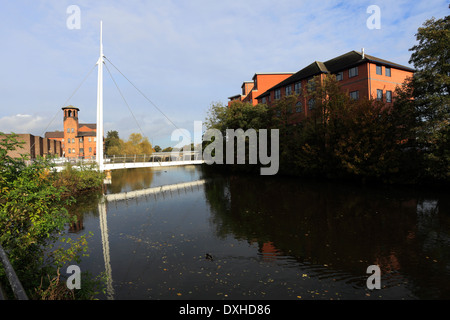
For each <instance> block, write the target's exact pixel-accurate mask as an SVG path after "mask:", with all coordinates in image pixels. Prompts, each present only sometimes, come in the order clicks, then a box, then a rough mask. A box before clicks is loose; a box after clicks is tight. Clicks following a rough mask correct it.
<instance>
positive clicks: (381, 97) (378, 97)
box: [377, 89, 383, 101]
mask: <svg viewBox="0 0 450 320" xmlns="http://www.w3.org/2000/svg"><path fill="white" fill-rule="evenodd" d="M377 100H379V101H382V100H383V90H381V89H377Z"/></svg>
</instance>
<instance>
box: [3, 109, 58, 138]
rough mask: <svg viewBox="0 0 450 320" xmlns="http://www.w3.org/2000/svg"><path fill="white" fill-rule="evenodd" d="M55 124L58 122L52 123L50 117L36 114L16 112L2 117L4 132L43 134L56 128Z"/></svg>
mask: <svg viewBox="0 0 450 320" xmlns="http://www.w3.org/2000/svg"><path fill="white" fill-rule="evenodd" d="M55 125H56V123H53V124H51V123H50V120H49V119H48V118H46V117H43V116H39V115H36V114H34V115H31V114H16V115H12V116H4V117H2V118H0V131H1V132H3V133H11V132H14V133H17V134H19V133H31V134H33V135H37V136H43V135H44V134H45V131H52V130H54V128H55ZM46 128H50V130H46ZM60 130H62V128H61V129H60Z"/></svg>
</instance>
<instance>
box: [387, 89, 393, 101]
mask: <svg viewBox="0 0 450 320" xmlns="http://www.w3.org/2000/svg"><path fill="white" fill-rule="evenodd" d="M386 102H392V91H386Z"/></svg>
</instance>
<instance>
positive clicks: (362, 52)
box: [361, 48, 364, 59]
mask: <svg viewBox="0 0 450 320" xmlns="http://www.w3.org/2000/svg"><path fill="white" fill-rule="evenodd" d="M361 55H362V58H363V59H364V48H362V49H361Z"/></svg>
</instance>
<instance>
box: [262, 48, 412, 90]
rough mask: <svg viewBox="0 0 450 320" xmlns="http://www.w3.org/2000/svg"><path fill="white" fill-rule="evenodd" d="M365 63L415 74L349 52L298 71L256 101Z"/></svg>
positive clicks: (357, 53) (398, 65) (385, 61)
mask: <svg viewBox="0 0 450 320" xmlns="http://www.w3.org/2000/svg"><path fill="white" fill-rule="evenodd" d="M364 62H374V63H378V64H381V65H385V66H391V67H394V68H397V69H401V70H406V71H411V72H414V69H412V68H409V67H406V66H402V65H400V64H397V63H394V62H391V61H388V60H384V59H380V58H377V57H374V56H371V55H368V54H364V58H363V55H362V53H361V52H357V51H350V52H347V53H345V54H343V55H340V56H338V57H336V58H333V59H330V60H328V61H325V62H320V61H315V62H313V63H311V64H310V65H308V66H307V67H305V68H303V69H301V70H300V71H298V72H297V73H295V74H294V75H292V76H290V77H289V78H287V79H286V80H284V81H282V82H280V83H278V84H277V85H275V86H273V87H272V88H270V89H269V90H267V91H266V92H264V93H263V94H261V95H259V96H258V97H256V99H258V98H262V97H264V96H267V95H269V91H272V90H274V89H278V88H281V87H284V86H286V85H289V84H292V83H295V82H297V81H300V80H303V79H307V78H310V77H313V76H316V75H318V74H321V73H336V72H339V71H341V70H344V69H347V68H351V67H353V66H357V65H359V64H361V63H364Z"/></svg>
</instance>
